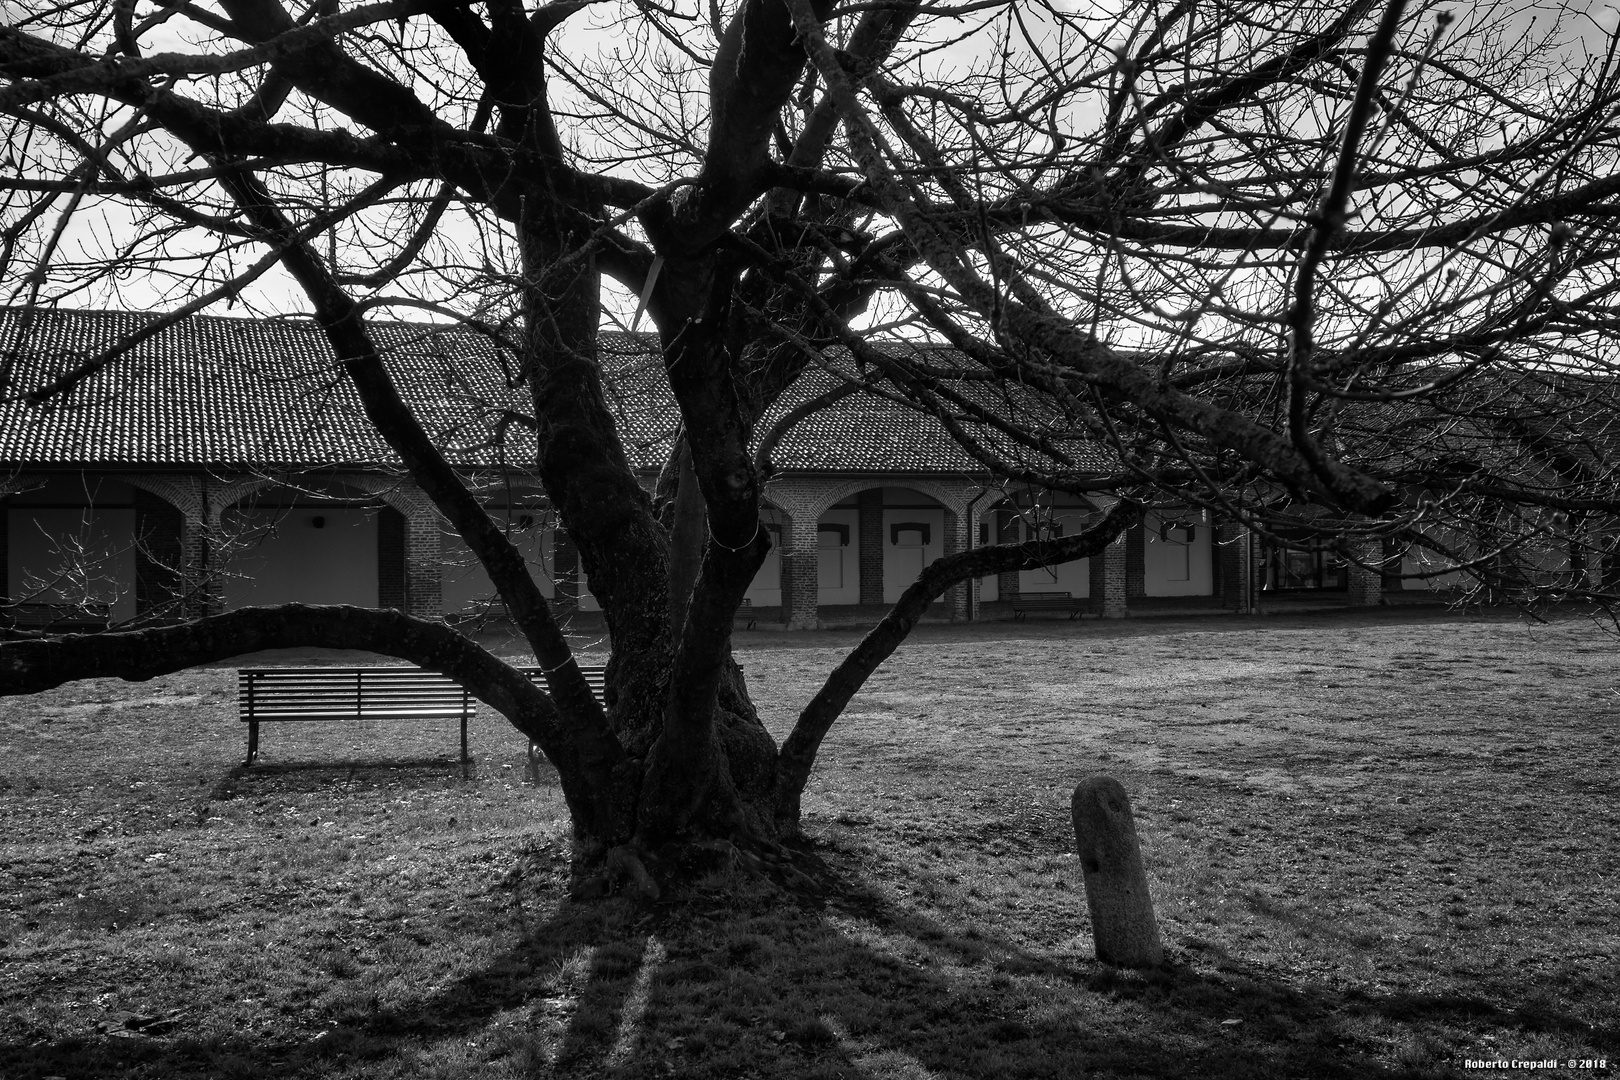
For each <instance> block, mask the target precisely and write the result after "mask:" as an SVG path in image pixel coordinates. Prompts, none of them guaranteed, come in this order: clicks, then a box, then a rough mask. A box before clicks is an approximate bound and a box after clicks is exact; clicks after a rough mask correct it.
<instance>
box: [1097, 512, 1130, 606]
mask: <svg viewBox="0 0 1620 1080" xmlns="http://www.w3.org/2000/svg"><path fill="white" fill-rule="evenodd" d="M1129 537H1130V533H1129V531H1127V532H1125V533H1124V534H1122V535H1120V536H1117V537H1115V538H1114V542H1113V543H1112V544H1109V545H1108V546H1107V547H1106V548H1103V552H1102V554H1101V555H1093V556H1092V557H1091V559H1090V563H1089V565H1090V571H1091V603H1092V605H1093V606H1094V607H1095V608H1096V610H1097V612H1098V614H1100V615H1101V616H1102V617H1103V618H1105V619H1123V618H1124V617H1125V616H1127V615H1129V614H1130V605H1129V603H1128V602H1127V600H1126V592H1125V564H1126V561H1127V560H1126V557H1125V550H1126V544H1127V541H1128V540H1129Z"/></svg>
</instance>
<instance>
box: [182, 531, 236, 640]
mask: <svg viewBox="0 0 1620 1080" xmlns="http://www.w3.org/2000/svg"><path fill="white" fill-rule="evenodd" d="M218 525H219V523H218V522H217V521H204V520H202V519H200V518H194V517H191V516H189V515H187V517H186V520H185V528H184V529H182V530H181V533H180V550H181V554H182V563H181V565H182V567H183V571H182V572H183V573H184V574H185V578H186V586H185V587H186V603H185V608H186V617H187V618H190V619H199V618H202V617H203V616H204V615H218V614H219V613H220V612H222V611H224V610H225V594H224V593H223V592H222V591H221V590H220V583H219V582H218V581H217V580H215V578H214V552H215V550H217V549H218V548H219V547H220V546H221V545H220V544H219V543H216V542H215V541H216V535H215V534H216V531H217V528H218Z"/></svg>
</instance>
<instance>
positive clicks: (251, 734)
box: [242, 720, 259, 768]
mask: <svg viewBox="0 0 1620 1080" xmlns="http://www.w3.org/2000/svg"><path fill="white" fill-rule="evenodd" d="M258 756H259V722H258V721H257V720H249V721H248V752H247V760H246V761H244V762H242V766H243V768H246V767H248V766H249V765H252V764H253V759H254V758H256V757H258Z"/></svg>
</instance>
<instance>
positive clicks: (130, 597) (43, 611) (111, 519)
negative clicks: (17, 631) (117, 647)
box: [3, 473, 139, 628]
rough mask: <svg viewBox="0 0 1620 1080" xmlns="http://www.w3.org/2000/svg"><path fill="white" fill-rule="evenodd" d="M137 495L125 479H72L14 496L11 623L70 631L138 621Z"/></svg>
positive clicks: (41, 483)
mask: <svg viewBox="0 0 1620 1080" xmlns="http://www.w3.org/2000/svg"><path fill="white" fill-rule="evenodd" d="M137 495H138V492H137V489H136V488H134V487H133V486H131V485H130V484H127V483H125V482H123V481H121V480H116V479H112V478H110V477H104V476H89V475H84V474H79V473H71V474H60V475H55V476H50V477H45V478H41V479H39V480H38V481H37V482H32V483H26V484H24V485H23V486H22V490H19V491H17V492H15V493H13V494H11V495H9V496H7V497H6V499H5V503H4V506H5V514H4V519H5V520H4V523H3V524H4V528H3V533H4V541H5V542H4V545H3V556H4V565H5V604H4V613H5V616H6V619H7V620H8V621H9V622H11V623H13V624H15V625H18V626H27V627H56V628H68V627H75V626H109V625H116V624H118V623H122V622H127V621H129V620H130V619H133V618H135V616H136V615H137V614H138V609H137V601H136V576H137V552H138V550H139V545H138V543H137V532H136V499H137Z"/></svg>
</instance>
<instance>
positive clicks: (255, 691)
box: [237, 664, 607, 720]
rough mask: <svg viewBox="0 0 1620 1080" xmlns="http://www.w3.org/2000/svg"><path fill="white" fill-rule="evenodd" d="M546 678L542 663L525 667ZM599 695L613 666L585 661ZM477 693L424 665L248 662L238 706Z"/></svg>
mask: <svg viewBox="0 0 1620 1080" xmlns="http://www.w3.org/2000/svg"><path fill="white" fill-rule="evenodd" d="M518 670H519V671H521V672H523V673H524V674H525V675H527V676H528V677H529V678H530V679H531V680H533V681H534V682H537V683H538V682H543V681H544V677H545V676H544V673H543V672H542V671H541V669H540V668H537V667H525V668H519V669H518ZM579 670H580V674H582V675H584V676H585V681H586V683H588V684H589V685H590V688H591V693H593V694H595V695H596V700H597V701H601V702H603V703H604V704H605V703H606V702H605V698H604V695H605V694H606V686H607V668H605V667H603V666H600V665H585V664H581V665H580V669H579ZM471 705H472V695H471V694H470V693H469V692H468V691H467V690H466V689H465V688H463V687H462V686H461V684H459V683H457V682H456V681H455V680H453V679H451V678H450V676H448V675H443V674H440V673H439V672H437V671H427V670H424V669H423V668H418V667H378V668H335V667H307V668H242V669H241V670H240V671H238V672H237V709H238V711H239V712H240V714H241V717H242V719H244V720H249V719H260V720H265V719H269V718H270V717H271V716H272V715H275V714H281V715H299V714H303V713H332V712H346V711H348V712H353V713H354V714H355V715H356V716H359V715H360V714H361V712H362V711H365V712H394V711H401V712H402V711H408V710H412V709H459V708H471Z"/></svg>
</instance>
